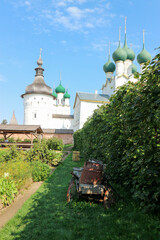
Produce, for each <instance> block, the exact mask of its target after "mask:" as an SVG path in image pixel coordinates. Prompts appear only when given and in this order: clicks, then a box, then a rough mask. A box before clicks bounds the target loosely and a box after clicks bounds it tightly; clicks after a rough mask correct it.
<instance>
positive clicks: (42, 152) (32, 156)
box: [26, 140, 62, 165]
mask: <svg viewBox="0 0 160 240" xmlns="http://www.w3.org/2000/svg"><path fill="white" fill-rule="evenodd" d="M61 157H62V153H56V152H55V151H53V150H49V149H48V145H47V142H46V141H45V140H44V141H42V142H41V143H40V142H38V143H34V145H33V148H31V149H30V150H29V151H28V152H27V155H26V159H27V161H30V162H32V161H41V162H43V163H47V164H50V165H57V164H58V163H59V162H60V161H61Z"/></svg>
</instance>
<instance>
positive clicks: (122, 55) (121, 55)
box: [112, 42, 127, 62]
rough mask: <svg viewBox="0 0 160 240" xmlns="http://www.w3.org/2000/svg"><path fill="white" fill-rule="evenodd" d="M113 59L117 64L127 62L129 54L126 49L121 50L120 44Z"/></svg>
mask: <svg viewBox="0 0 160 240" xmlns="http://www.w3.org/2000/svg"><path fill="white" fill-rule="evenodd" d="M112 58H113V60H114V61H115V62H117V61H123V62H124V61H125V60H126V59H127V53H126V51H125V50H124V49H122V48H121V45H120V42H119V46H118V48H117V50H116V51H115V52H114V53H113V55H112Z"/></svg>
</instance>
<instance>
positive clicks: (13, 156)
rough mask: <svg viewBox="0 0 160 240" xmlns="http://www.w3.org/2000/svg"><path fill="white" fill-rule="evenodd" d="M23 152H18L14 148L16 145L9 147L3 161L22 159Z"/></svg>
mask: <svg viewBox="0 0 160 240" xmlns="http://www.w3.org/2000/svg"><path fill="white" fill-rule="evenodd" d="M22 155H23V151H19V150H17V148H16V145H14V146H11V147H10V149H9V150H8V151H7V152H6V154H5V155H4V156H3V161H6V162H8V161H11V160H14V161H15V160H19V159H21V158H22Z"/></svg>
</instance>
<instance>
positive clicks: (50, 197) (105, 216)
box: [0, 156, 159, 240]
mask: <svg viewBox="0 0 160 240" xmlns="http://www.w3.org/2000/svg"><path fill="white" fill-rule="evenodd" d="M82 165H83V163H81V162H72V161H71V156H68V157H67V159H66V160H65V161H64V162H63V163H62V164H61V165H60V166H59V167H58V168H57V169H56V170H55V171H54V173H53V174H52V175H51V177H50V178H49V179H48V181H46V182H45V183H44V184H43V185H42V186H41V188H40V189H39V190H38V192H37V193H36V194H34V195H33V196H32V197H31V198H30V199H29V200H28V201H27V202H26V203H25V204H24V205H23V207H22V209H21V210H20V211H19V212H18V213H17V214H16V216H15V217H14V218H13V219H12V220H11V221H10V222H9V223H8V224H7V225H6V226H5V227H4V228H3V229H2V231H1V232H0V236H1V237H0V240H3V239H5V240H6V239H7V240H10V239H17V240H22V239H24V240H32V239H34V240H37V239H38V240H41V239H43V240H50V239H54V240H57V239H59V240H61V239H63V240H64V239H69V240H72V239H73V240H75V239H87V240H92V239H98V240H99V239H100V240H101V239H102V240H107V239H108V240H109V239H111V240H112V239H113V240H119V239H122V240H125V239H126V240H132V239H133V240H136V239H141V240H142V239H145V240H147V239H148V240H151V239H155V240H157V239H159V237H158V231H157V228H158V225H159V224H158V219H156V218H155V219H153V217H152V219H151V218H150V217H149V216H148V215H144V214H142V213H140V212H139V211H138V210H136V209H134V206H133V205H132V204H129V206H126V205H125V204H124V203H123V202H119V203H117V204H116V206H114V207H113V208H111V209H109V210H104V208H103V205H102V204H96V203H93V202H92V203H91V202H85V201H78V202H75V201H74V202H72V203H71V204H67V202H66V193H67V188H68V184H69V181H70V179H71V174H70V172H71V170H72V168H73V167H74V166H75V167H79V166H82Z"/></svg>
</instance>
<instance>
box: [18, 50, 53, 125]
mask: <svg viewBox="0 0 160 240" xmlns="http://www.w3.org/2000/svg"><path fill="white" fill-rule="evenodd" d="M37 64H38V67H37V68H35V71H36V75H35V80H34V82H33V83H32V84H30V85H29V86H27V87H26V90H25V93H24V94H22V95H21V97H22V98H23V100H24V101H23V102H24V124H25V125H41V127H42V128H46V127H47V126H46V122H47V121H48V120H49V119H50V118H52V116H51V115H52V107H53V99H55V96H53V95H52V89H51V88H50V87H49V86H47V85H46V83H45V82H44V76H43V71H44V69H43V68H42V64H43V61H42V59H41V50H40V56H39V59H38V61H37Z"/></svg>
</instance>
